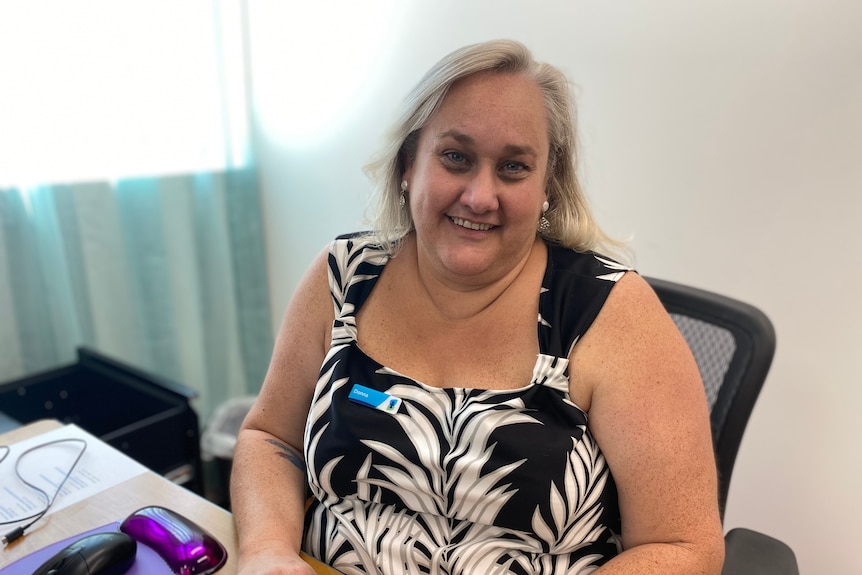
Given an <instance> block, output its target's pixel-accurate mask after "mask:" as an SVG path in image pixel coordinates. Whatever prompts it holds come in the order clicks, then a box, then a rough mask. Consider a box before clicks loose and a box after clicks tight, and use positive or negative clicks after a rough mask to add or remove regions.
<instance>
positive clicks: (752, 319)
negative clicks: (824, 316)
mask: <svg viewBox="0 0 862 575" xmlns="http://www.w3.org/2000/svg"><path fill="white" fill-rule="evenodd" d="M645 279H646V280H647V282H649V284H650V285H651V286H652V288H653V289H654V290H655V292H656V293H657V294H658V297H659V299H660V300H661V302H662V304H663V305H664V307H665V309H667V311H668V313H669V314H670V316H671V318H673V320H674V323H676V325H677V327H678V328H679V330H680V331H681V332H682V335H683V337H684V338H685V340H686V342H687V343H688V345H689V347H690V348H691V351H692V353H693V354H694V358H695V361H696V362H697V366H698V368H699V369H700V375H701V378H702V379H703V384H704V387H705V389H706V397H707V401H708V403H709V411H710V424H711V426H712V439H713V447H714V451H715V458H716V465H717V468H718V484H719V489H718V501H719V509H720V512H721V518H722V520H724V506H725V502H726V500H727V492H728V488H729V487H730V477H731V474H732V472H733V465H734V463H735V462H736V454H737V452H738V451H739V445H740V443H741V441H742V434H743V432H744V431H745V426H746V424H747V423H748V418H749V416H750V415H751V411H752V409H753V408H754V402H755V401H756V400H757V396H758V395H759V394H760V389H761V387H763V381H764V380H765V379H766V374H767V372H768V371H769V367H770V364H771V363H772V357H773V355H774V354H775V330H774V329H773V327H772V322H770V321H769V318H768V317H766V315H765V314H764V313H763V312H762V311H760V310H759V309H757V308H756V307H754V306H752V305H749V304H747V303H744V302H741V301H738V300H735V299H732V298H729V297H726V296H723V295H719V294H716V293H712V292H709V291H705V290H701V289H697V288H694V287H690V286H685V285H681V284H677V283H674V282H670V281H667V280H661V279H657V278H651V277H646V278H645ZM725 555H726V557H725V562H724V568H723V570H722V575H748V574H750V575H761V574H762V575H799V568H798V566H797V564H796V557H795V555H794V553H793V551H792V550H791V549H790V547H788V546H787V545H786V544H784V543H783V542H781V541H779V540H777V539H774V538H772V537H769V536H768V535H765V534H762V533H758V532H756V531H752V530H749V529H743V528H737V529H732V530H731V531H729V532H728V533H727V534H726V535H725Z"/></svg>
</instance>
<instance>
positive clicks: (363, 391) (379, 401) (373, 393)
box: [349, 383, 401, 413]
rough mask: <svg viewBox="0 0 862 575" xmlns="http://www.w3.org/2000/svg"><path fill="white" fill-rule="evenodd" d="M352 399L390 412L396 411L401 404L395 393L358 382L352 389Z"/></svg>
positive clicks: (350, 397)
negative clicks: (384, 391) (385, 391)
mask: <svg viewBox="0 0 862 575" xmlns="http://www.w3.org/2000/svg"><path fill="white" fill-rule="evenodd" d="M349 399H350V401H355V402H356V403H361V404H362V405H365V406H368V407H373V408H374V409H379V410H380V411H386V412H388V413H396V412H397V411H398V407H399V406H400V405H401V399H399V398H397V397H395V396H394V395H389V394H386V393H383V392H380V391H377V390H375V389H370V388H368V387H365V386H364V385H359V384H358V383H357V384H356V385H354V386H353V389H351V390H350V395H349Z"/></svg>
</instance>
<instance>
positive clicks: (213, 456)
mask: <svg viewBox="0 0 862 575" xmlns="http://www.w3.org/2000/svg"><path fill="white" fill-rule="evenodd" d="M256 399H257V396H256V395H248V396H243V397H236V398H233V399H229V400H228V401H226V402H224V403H223V404H222V405H220V406H219V407H218V408H217V409H216V411H215V413H213V415H212V417H211V418H210V420H209V422H208V423H207V425H206V428H205V429H204V432H203V435H202V436H201V459H202V460H203V461H204V465H206V466H207V468H208V471H209V473H208V476H210V477H212V482H211V483H210V484H209V485H208V486H207V499H209V500H210V501H213V502H215V503H217V504H219V505H221V506H222V507H224V508H226V509H230V495H229V486H230V470H231V466H232V465H233V450H234V447H235V446H236V437H237V435H238V434H239V428H240V426H241V425H242V422H243V420H244V419H245V416H246V415H247V414H248V412H249V410H250V409H251V406H252V404H253V403H254V402H255V400H256Z"/></svg>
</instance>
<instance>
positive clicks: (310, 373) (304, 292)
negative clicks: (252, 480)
mask: <svg viewBox="0 0 862 575" xmlns="http://www.w3.org/2000/svg"><path fill="white" fill-rule="evenodd" d="M333 319H334V311H333V304H332V298H331V296H330V292H329V281H328V250H324V251H323V252H321V253H320V254H319V255H318V256H317V257H316V258H315V260H314V262H313V263H312V265H311V266H310V268H309V269H308V271H307V272H306V274H305V276H304V277H303V279H302V281H301V282H300V284H299V286H298V287H297V288H296V291H295V292H294V294H293V296H292V297H291V300H290V303H289V304H288V306H287V310H286V311H285V314H284V318H283V320H282V323H281V327H280V328H279V332H278V335H277V337H276V340H275V346H274V348H273V353H272V359H271V360H270V364H269V369H268V370H267V373H266V377H265V379H264V382H263V386H262V388H261V391H260V394H259V395H258V399H257V401H255V403H254V406H253V407H252V409H251V410H250V412H249V414H248V416H247V417H246V419H245V421H244V422H243V429H256V430H260V431H265V432H267V433H270V434H272V435H274V436H275V437H278V438H280V439H282V440H283V441H284V442H285V443H287V444H288V445H290V446H291V447H293V448H295V449H297V450H298V451H299V452H300V453H301V452H302V437H303V432H304V429H305V420H306V417H307V415H308V408H309V406H310V405H311V399H312V395H313V393H314V387H315V385H316V383H317V378H318V374H319V371H320V366H321V365H322V364H323V360H324V358H325V356H326V352H327V349H328V348H329V338H330V333H331V328H332V321H333Z"/></svg>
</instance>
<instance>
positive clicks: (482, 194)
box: [461, 169, 500, 214]
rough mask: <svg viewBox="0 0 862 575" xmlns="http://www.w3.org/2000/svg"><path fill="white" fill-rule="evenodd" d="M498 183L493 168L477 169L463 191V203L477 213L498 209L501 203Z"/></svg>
mask: <svg viewBox="0 0 862 575" xmlns="http://www.w3.org/2000/svg"><path fill="white" fill-rule="evenodd" d="M497 183H498V182H497V180H496V177H495V174H494V171H493V169H478V170H475V171H474V172H473V173H472V175H471V177H470V179H469V180H468V181H467V182H466V185H465V187H464V191H463V192H462V193H461V204H462V205H464V206H467V207H468V208H470V209H471V210H472V211H473V213H476V214H483V213H485V212H490V211H493V210H496V209H497V207H498V206H499V204H500V202H499V198H498V197H497V191H498V190H497Z"/></svg>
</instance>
